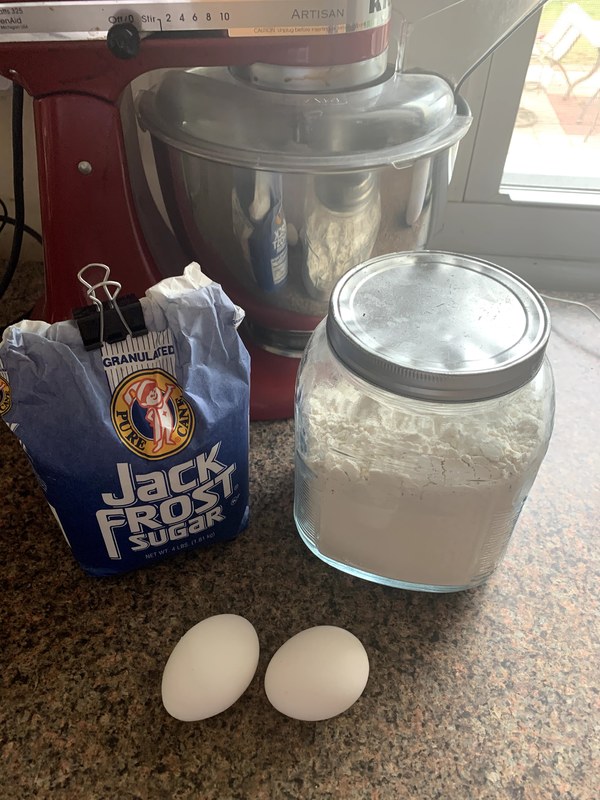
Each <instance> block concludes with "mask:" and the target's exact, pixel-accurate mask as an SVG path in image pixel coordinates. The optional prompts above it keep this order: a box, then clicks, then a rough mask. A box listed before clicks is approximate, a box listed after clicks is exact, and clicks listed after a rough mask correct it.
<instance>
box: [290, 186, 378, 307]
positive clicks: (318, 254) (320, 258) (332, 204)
mask: <svg viewBox="0 0 600 800" xmlns="http://www.w3.org/2000/svg"><path fill="white" fill-rule="evenodd" d="M306 205H307V209H306V223H305V228H304V231H303V236H302V238H303V244H304V267H303V275H302V277H303V280H304V285H305V287H306V290H307V291H308V293H309V294H310V295H311V297H314V298H315V299H317V300H328V299H329V296H330V294H331V291H332V289H333V287H334V286H335V284H336V282H337V280H338V279H339V278H340V277H341V276H342V275H343V274H344V273H345V272H347V271H348V270H349V269H350V268H351V267H355V266H356V265H357V264H360V262H361V261H365V260H366V259H368V258H369V257H370V255H371V252H372V250H373V247H374V245H375V240H376V239H377V234H378V233H379V225H380V222H381V197H380V194H379V186H378V180H377V174H376V173H375V172H349V173H340V174H336V175H328V174H325V175H318V176H317V177H316V178H315V180H314V187H313V189H312V191H309V192H308V195H307V203H306Z"/></svg>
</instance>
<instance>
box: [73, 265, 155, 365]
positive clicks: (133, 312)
mask: <svg viewBox="0 0 600 800" xmlns="http://www.w3.org/2000/svg"><path fill="white" fill-rule="evenodd" d="M91 268H99V269H102V270H104V278H103V279H102V280H101V281H99V282H98V283H94V284H92V283H88V282H87V281H86V280H85V279H84V277H83V274H84V273H85V271H86V270H88V269H91ZM109 275H110V269H109V267H107V266H106V264H87V266H85V267H83V269H81V270H79V272H78V273H77V277H78V279H79V280H80V282H81V283H83V285H84V286H86V287H87V292H86V294H87V296H88V297H89V298H90V300H91V301H92V305H88V306H81V307H80V308H74V309H73V319H74V320H75V322H76V323H77V326H78V328H79V333H80V334H81V338H82V340H83V346H84V347H85V349H86V350H97V349H98V348H99V347H102V345H103V344H104V343H106V344H113V343H114V342H121V341H123V339H125V338H126V337H127V336H134V337H135V336H142V335H143V334H144V333H148V329H147V328H146V323H145V320H144V313H143V311H142V306H141V304H140V301H139V300H138V299H137V297H136V296H135V295H134V294H126V295H123V297H118V294H119V292H120V291H121V284H120V283H119V282H118V281H111V280H110V279H109ZM98 289H104V293H105V294H106V300H101V299H100V298H99V297H97V296H96V291H97V290H98Z"/></svg>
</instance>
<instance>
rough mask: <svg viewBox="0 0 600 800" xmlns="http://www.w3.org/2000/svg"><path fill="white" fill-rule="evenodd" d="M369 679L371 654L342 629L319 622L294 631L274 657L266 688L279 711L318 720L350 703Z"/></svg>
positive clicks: (344, 707)
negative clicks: (313, 625) (312, 626)
mask: <svg viewBox="0 0 600 800" xmlns="http://www.w3.org/2000/svg"><path fill="white" fill-rule="evenodd" d="M368 678H369V657H368V656H367V652H366V650H365V648H364V647H363V645H362V644H361V642H360V641H359V640H358V639H357V638H356V636H354V634H352V633H350V631H346V630H344V629H343V628H337V627H334V626H332V625H318V626H317V627H315V628H309V629H308V630H305V631H302V632H301V633H298V634H296V636H292V638H291V639H288V641H287V642H285V644H283V645H282V646H281V647H280V648H279V650H278V651H277V652H276V653H275V655H274V656H273V658H272V659H271V661H270V663H269V666H268V667H267V672H266V674H265V692H266V694H267V697H268V698H269V701H270V702H271V703H272V705H273V706H275V708H276V709H277V710H278V711H281V713H282V714H286V715H287V716H288V717H293V718H294V719H300V720H306V721H310V722H316V721H317V720H322V719H329V718H330V717H335V716H337V715H338V714H341V713H342V712H343V711H346V710H347V709H349V708H350V706H351V705H353V703H355V702H356V701H357V700H358V698H359V697H360V696H361V694H362V693H363V691H364V688H365V686H366V684H367V680H368Z"/></svg>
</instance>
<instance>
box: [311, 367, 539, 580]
mask: <svg viewBox="0 0 600 800" xmlns="http://www.w3.org/2000/svg"><path fill="white" fill-rule="evenodd" d="M534 384H535V380H534V381H532V382H531V383H530V384H528V385H526V386H524V387H522V388H521V389H519V390H517V391H516V392H514V393H512V394H511V395H509V396H505V397H502V398H497V399H494V400H488V401H485V402H484V403H475V404H464V405H463V406H462V408H463V409H465V411H464V415H462V416H461V419H460V421H457V415H456V414H455V413H453V415H452V417H450V416H449V415H448V414H446V415H444V413H443V412H441V413H440V411H439V409H440V408H441V406H439V405H437V406H435V407H434V406H431V404H429V403H425V402H419V401H406V402H408V403H411V407H410V409H409V410H403V409H402V408H399V407H395V406H393V405H391V404H388V403H385V402H381V403H380V402H376V401H375V400H373V399H371V398H369V397H365V396H364V395H362V394H360V393H359V392H358V391H353V390H351V389H350V388H349V387H348V386H347V385H346V386H339V387H332V385H331V384H330V383H328V382H323V383H318V382H315V384H314V385H313V389H312V392H311V397H310V398H309V399H308V400H307V402H308V403H309V406H308V407H307V414H306V428H305V430H304V435H305V436H306V439H305V444H306V447H305V450H304V452H307V453H308V454H309V456H308V460H307V461H305V462H304V464H302V462H301V460H300V463H299V464H298V468H299V470H300V475H302V474H303V475H304V476H305V480H306V482H305V485H304V487H303V489H301V491H303V492H304V494H303V497H304V498H306V500H307V501H308V502H305V505H306V506H307V520H306V522H307V523H308V525H307V526H304V527H305V528H306V527H308V529H309V530H312V531H314V537H315V544H316V546H317V547H318V550H319V552H320V553H321V554H322V555H323V556H325V557H327V558H329V559H332V560H334V561H338V562H341V563H343V564H347V565H350V566H354V567H356V568H358V569H360V570H362V571H363V572H367V573H373V574H375V575H378V576H381V577H385V578H389V579H390V580H395V581H405V582H408V583H414V584H423V585H429V586H440V587H441V586H448V587H450V586H452V587H464V586H468V585H475V584H476V583H478V582H480V581H481V580H483V579H484V578H485V577H486V576H487V575H489V574H490V573H491V572H492V571H493V569H494V568H495V566H496V565H497V563H498V562H499V560H500V558H501V557H502V555H503V552H504V549H505V547H506V545H507V544H508V540H509V538H510V534H511V532H512V529H513V526H514V523H515V521H516V518H517V517H518V514H519V512H520V510H521V507H522V505H523V503H524V501H525V499H526V497H527V493H528V491H529V489H530V488H531V485H532V483H533V481H534V479H535V476H536V474H537V471H538V468H539V466H540V464H541V461H542V459H543V456H544V453H545V449H546V448H545V446H543V445H542V442H544V439H545V435H544V434H545V432H546V428H545V423H544V422H543V421H542V420H544V419H545V416H546V415H545V413H544V409H543V403H544V400H543V397H542V398H541V397H539V396H536V389H535V388H534ZM418 406H420V407H421V408H422V409H423V410H422V411H421V412H420V413H417V411H416V410H415V409H416V407H418ZM436 408H437V409H438V410H437V411H436V410H435V409H436ZM306 467H307V468H308V469H306Z"/></svg>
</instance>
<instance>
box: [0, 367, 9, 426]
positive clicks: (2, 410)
mask: <svg viewBox="0 0 600 800" xmlns="http://www.w3.org/2000/svg"><path fill="white" fill-rule="evenodd" d="M10 405H11V401H10V386H9V385H8V381H6V380H4V378H3V377H2V375H0V417H2V416H4V414H6V413H7V412H8V411H10Z"/></svg>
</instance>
